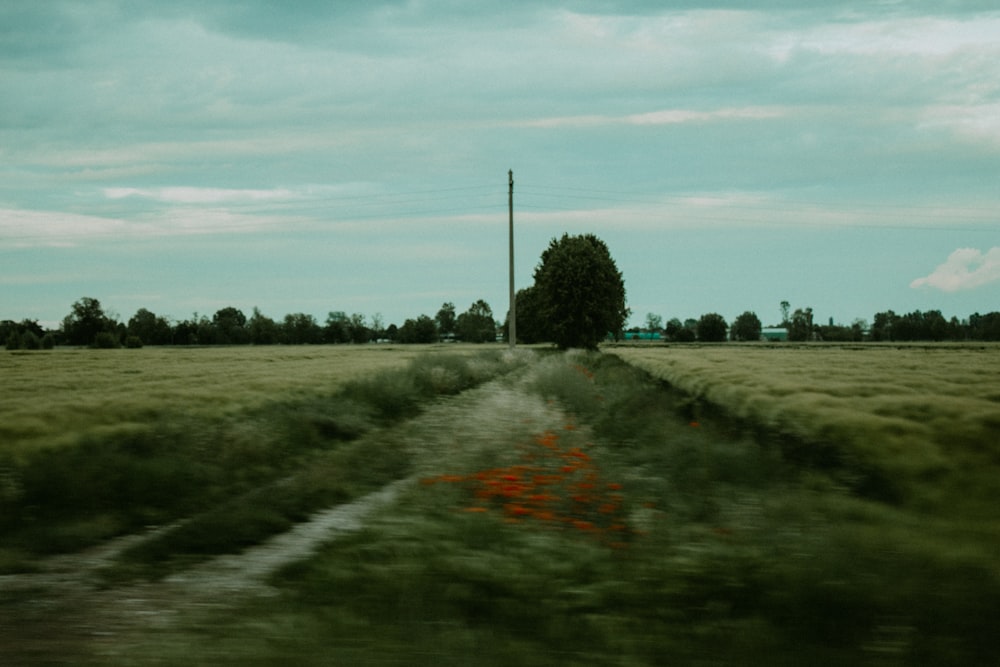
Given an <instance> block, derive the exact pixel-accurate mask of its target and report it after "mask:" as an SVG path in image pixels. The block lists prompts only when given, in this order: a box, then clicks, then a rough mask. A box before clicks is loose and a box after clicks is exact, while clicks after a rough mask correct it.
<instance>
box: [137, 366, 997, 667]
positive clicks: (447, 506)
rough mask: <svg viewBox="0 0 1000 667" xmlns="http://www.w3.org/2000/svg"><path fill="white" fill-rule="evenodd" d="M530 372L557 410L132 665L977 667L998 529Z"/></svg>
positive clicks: (662, 411) (661, 398)
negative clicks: (860, 488) (261, 597)
mask: <svg viewBox="0 0 1000 667" xmlns="http://www.w3.org/2000/svg"><path fill="white" fill-rule="evenodd" d="M534 378H535V379H534V381H533V382H532V383H531V390H532V391H534V392H536V393H537V394H538V395H539V397H540V398H539V400H540V401H551V402H552V404H553V405H555V406H558V407H560V408H562V409H563V410H564V411H565V415H564V416H563V417H562V418H561V419H559V420H558V421H555V422H553V423H551V424H548V425H547V426H545V427H543V428H540V429H539V431H538V432H537V433H535V434H534V435H533V436H531V437H527V438H524V437H520V436H519V437H514V438H512V439H511V441H510V442H509V443H508V446H507V447H505V448H504V450H503V451H502V452H496V451H480V452H477V451H474V450H468V451H460V452H458V454H457V455H456V456H455V457H453V458H452V459H450V460H446V461H441V463H440V465H439V468H438V470H437V471H436V474H434V475H431V476H428V477H427V478H426V479H425V480H424V481H425V483H424V484H420V485H417V486H416V487H415V488H413V489H412V491H411V492H410V493H409V494H408V495H407V497H406V498H405V499H403V500H402V501H401V502H400V504H399V506H398V507H396V508H393V510H392V511H391V512H386V513H385V514H384V515H382V516H380V517H379V518H377V519H376V520H373V521H372V522H371V523H370V524H369V525H368V526H367V527H366V529H365V530H364V531H362V532H360V533H358V534H356V535H353V536H351V537H348V538H345V539H342V540H339V541H337V542H335V543H332V544H330V545H328V547H327V548H325V549H324V550H323V551H322V553H320V554H319V555H317V556H316V557H314V558H311V559H309V560H308V561H305V562H302V563H298V564H295V565H293V566H290V567H288V568H286V569H285V570H284V571H283V572H282V573H280V575H278V576H277V577H275V579H274V581H273V582H272V583H274V584H275V585H276V586H278V587H279V589H280V591H281V593H280V595H279V596H278V598H268V599H267V600H266V602H265V603H258V602H250V603H248V604H247V605H246V606H244V607H241V608H239V609H238V610H235V611H230V612H227V614H226V615H225V616H224V617H223V616H221V615H218V614H212V613H208V614H207V615H205V616H198V617H196V618H195V617H192V618H189V619H188V620H189V623H188V624H187V625H186V626H185V630H184V631H183V632H182V634H183V636H182V637H178V636H177V635H172V636H170V637H169V638H163V643H158V642H157V640H156V639H154V640H153V641H152V642H151V643H150V645H149V646H147V648H148V649H149V650H150V651H151V655H153V654H155V655H156V657H157V659H158V660H160V661H162V662H161V664H178V665H179V664H189V663H190V661H191V660H192V659H193V658H197V659H198V660H202V661H203V662H211V663H212V664H219V665H225V664H240V665H246V664H251V665H252V664H260V665H265V664H277V663H278V662H289V661H291V662H294V663H295V664H301V665H321V664H358V665H396V664H399V665H403V664H406V665H413V664H434V665H442V664H444V665H448V664H468V663H469V662H470V661H473V660H474V661H475V662H476V663H477V664H484V665H509V664H523V665H554V664H595V665H598V664H599V665H659V664H669V663H678V664H687V665H718V664H733V665H801V664H810V665H844V664H857V665H968V664H996V663H997V662H998V660H1000V649H998V648H997V644H996V642H995V640H994V628H993V625H994V620H995V618H996V613H995V612H996V609H998V608H1000V571H998V566H997V563H996V559H995V554H996V553H997V552H998V548H1000V538H998V537H997V535H998V534H1000V533H998V532H997V531H995V530H989V526H985V525H984V524H983V523H982V521H981V520H979V519H978V518H977V517H975V516H971V517H968V518H967V519H965V520H957V519H955V518H954V517H953V516H951V515H950V514H936V513H933V512H929V511H927V509H926V508H923V507H921V506H916V505H905V504H904V505H898V504H897V505H890V504H885V503H881V502H876V501H873V500H871V499H869V498H865V497H862V496H859V495H857V494H855V493H853V492H852V490H851V489H850V488H849V487H848V486H845V485H844V484H842V483H841V481H840V480H838V479H837V477H836V476H831V475H828V474H826V472H825V471H824V470H823V469H822V468H816V467H809V468H805V469H804V468H800V467H798V466H797V465H795V464H794V462H790V461H788V460H787V459H785V458H784V457H782V456H781V452H780V449H779V448H778V447H774V446H771V445H770V444H769V443H766V442H763V443H762V442H759V441H757V440H755V439H752V438H750V437H743V436H739V435H735V434H734V433H733V432H732V429H731V425H730V424H727V423H724V422H720V423H715V422H713V421H712V420H705V419H700V418H699V419H698V420H697V421H696V420H693V419H692V416H691V415H690V414H689V413H688V412H686V410H687V405H686V404H685V402H684V400H683V397H680V398H679V397H677V396H676V395H673V394H671V393H670V392H667V391H664V389H663V387H662V385H661V384H660V383H658V382H656V381H654V380H653V379H652V378H650V377H649V376H647V375H646V374H644V373H642V372H640V371H638V370H636V369H634V368H631V367H629V366H627V365H625V364H623V363H622V362H621V361H619V360H618V359H616V358H614V357H612V356H610V355H603V356H602V355H569V356H567V357H561V356H560V357H557V356H555V355H553V356H550V357H548V358H547V359H546V360H544V361H543V362H540V363H539V364H538V365H537V368H536V369H535V370H534ZM476 418H477V419H481V420H482V424H481V425H480V426H481V428H483V429H491V428H493V426H494V422H493V421H492V420H491V416H490V415H479V416H477V417H476ZM928 484H933V481H929V482H928ZM987 500H988V499H984V502H985V501H987ZM994 527H995V526H994ZM181 646H183V649H181V648H180V647H181Z"/></svg>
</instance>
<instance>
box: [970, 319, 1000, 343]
mask: <svg viewBox="0 0 1000 667" xmlns="http://www.w3.org/2000/svg"><path fill="white" fill-rule="evenodd" d="M968 332H969V333H968V337H969V338H970V339H972V340H984V341H985V340H994V341H996V340H1000V313H998V312H990V313H986V314H985V315H980V314H979V313H973V314H972V315H970V316H969V323H968Z"/></svg>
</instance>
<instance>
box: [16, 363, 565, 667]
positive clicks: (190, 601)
mask: <svg viewBox="0 0 1000 667" xmlns="http://www.w3.org/2000/svg"><path fill="white" fill-rule="evenodd" d="M541 363H546V362H541ZM535 372H537V365H532V366H529V367H528V368H527V369H526V370H524V371H521V372H518V373H516V374H514V376H513V377H511V376H507V377H504V378H501V379H499V380H494V381H493V382H490V383H487V384H485V385H483V386H481V387H478V388H476V389H473V390H470V391H467V392H465V393H464V394H462V395H460V396H457V397H454V398H451V399H448V400H445V401H441V402H440V403H438V404H435V405H433V406H431V407H430V408H429V409H427V410H426V411H425V412H424V413H422V414H421V415H420V416H418V417H417V418H415V419H413V420H411V421H409V422H407V423H405V424H401V425H399V426H397V427H394V428H392V429H388V430H386V431H381V432H378V433H373V434H370V435H368V436H366V437H378V438H388V439H390V440H391V441H392V442H393V443H394V444H396V445H398V446H399V447H400V448H405V449H406V450H407V451H408V452H409V453H410V454H411V455H412V456H413V458H414V461H415V468H416V472H415V474H414V475H413V476H411V477H410V478H407V479H404V480H400V481H397V482H394V483H392V484H389V485H387V486H386V487H384V488H382V489H380V490H378V491H376V492H374V493H371V494H369V495H366V496H364V497H362V498H359V499H357V500H355V501H353V502H350V503H346V504H343V505H339V506H336V507H331V508H328V509H326V510H324V511H321V512H318V513H316V514H315V515H314V516H313V517H312V518H311V519H310V520H309V521H306V522H303V523H301V524H299V525H297V526H296V527H294V528H293V529H292V530H290V531H288V532H286V533H284V534H281V535H278V536H276V537H274V538H272V539H271V540H269V541H267V542H265V543H263V544H261V545H258V546H256V547H253V548H250V549H247V550H245V551H243V552H241V553H239V554H234V555H224V556H220V557H218V558H215V559H213V560H210V561H208V562H205V563H203V564H200V565H197V566H194V567H192V568H190V569H188V570H185V571H182V572H179V573H176V574H174V575H171V576H169V577H168V578H166V579H164V580H163V581H159V582H143V583H139V584H133V585H127V586H120V587H112V588H102V587H101V585H100V579H99V571H100V569H101V568H102V567H104V566H106V565H108V564H110V563H111V562H113V560H114V558H115V556H116V555H117V554H118V553H120V552H121V551H122V550H124V549H125V548H127V547H128V546H131V545H132V544H134V543H136V542H138V541H141V540H143V539H147V538H148V537H149V536H150V534H146V535H132V536H128V537H125V538H122V539H119V540H115V541H113V542H111V543H108V544H106V545H102V546H100V547H98V548H95V549H92V550H90V551H87V552H85V553H80V554H72V555H67V556H60V557H57V558H53V559H50V560H49V561H47V562H45V563H44V564H43V565H42V567H41V569H40V571H39V572H37V573H32V574H24V575H13V576H5V577H0V602H2V603H3V604H0V664H3V665H19V664H25V665H29V664H87V662H86V659H83V660H81V659H80V658H81V657H82V656H87V655H89V656H93V659H92V661H91V663H92V664H94V663H96V664H102V663H112V664H113V663H115V662H117V661H118V660H117V659H120V658H124V657H125V656H127V655H129V651H130V646H131V645H133V642H134V641H140V640H141V638H142V636H143V635H144V634H146V633H148V632H150V631H164V630H169V628H170V627H171V625H172V624H174V623H175V621H176V620H177V619H178V618H180V617H181V616H182V615H184V614H186V613H188V612H192V611H196V610H198V609H205V608H218V607H226V606H227V605H231V604H233V603H234V602H235V601H238V600H240V599H244V598H245V597H246V596H258V595H259V596H268V595H273V594H274V593H275V591H274V590H273V589H270V588H269V587H268V585H267V583H266V580H267V577H268V575H270V574H271V573H273V572H275V571H276V570H277V569H279V568H280V567H282V566H283V565H285V564H288V563H291V562H294V561H297V560H301V559H303V558H307V557H308V556H309V555H310V554H311V553H313V552H314V551H315V550H316V549H317V548H318V547H319V546H320V545H322V544H323V543H326V542H329V541H330V540H333V539H336V538H337V537H338V536H340V535H343V534H346V533H350V532H353V531H356V530H358V529H360V528H361V527H362V526H363V525H364V523H365V520H366V519H367V518H368V517H371V516H372V515H373V514H374V513H376V512H379V511H386V510H391V507H392V505H393V503H394V502H395V501H396V500H397V498H398V497H399V496H400V494H401V493H403V492H404V491H405V490H406V489H408V488H411V487H412V486H413V485H415V484H416V483H417V480H418V479H419V478H421V477H423V476H426V475H433V474H437V473H440V472H441V471H442V469H443V468H447V467H448V466H449V465H454V464H458V463H459V462H460V461H461V460H462V458H463V457H469V456H482V455H484V453H486V454H487V455H488V454H489V453H490V452H496V453H498V455H501V454H502V453H503V452H504V451H507V450H509V449H510V444H511V443H512V442H516V441H519V440H520V441H523V440H525V439H527V438H530V436H531V434H533V433H537V432H539V431H541V430H544V429H546V428H554V427H556V426H557V425H561V424H564V423H565V419H566V417H565V415H563V414H562V413H561V412H560V411H559V410H558V408H556V407H555V406H553V405H551V404H549V403H547V402H545V401H544V400H542V399H541V398H539V397H538V396H537V395H535V394H532V393H529V392H528V391H526V388H525V383H527V382H530V381H531V378H532V377H533V376H534V374H535ZM67 656H72V658H71V659H69V661H68V662H61V661H62V660H65V659H66V657H67Z"/></svg>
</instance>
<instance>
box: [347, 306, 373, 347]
mask: <svg viewBox="0 0 1000 667" xmlns="http://www.w3.org/2000/svg"><path fill="white" fill-rule="evenodd" d="M350 331H351V342H352V343H367V342H368V341H370V340H371V339H372V332H371V329H369V328H368V325H367V324H366V323H365V316H364V315H362V314H361V313H354V314H353V315H351V329H350Z"/></svg>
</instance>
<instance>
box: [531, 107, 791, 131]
mask: <svg viewBox="0 0 1000 667" xmlns="http://www.w3.org/2000/svg"><path fill="white" fill-rule="evenodd" d="M787 113H788V110H787V109H785V108H782V107H756V106H749V107H733V108H724V109H715V110H712V111H693V110H691V109H661V110H660V111H650V112H647V113H637V114H628V115H624V116H601V115H583V116H562V117H553V118H536V119H533V120H528V121H524V122H521V123H515V125H517V126H519V127H538V128H553V127H597V126H602V125H677V124H680V123H708V122H712V121H720V120H722V121H725V120H765V119H769V118H780V117H782V116H785V115H787Z"/></svg>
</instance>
